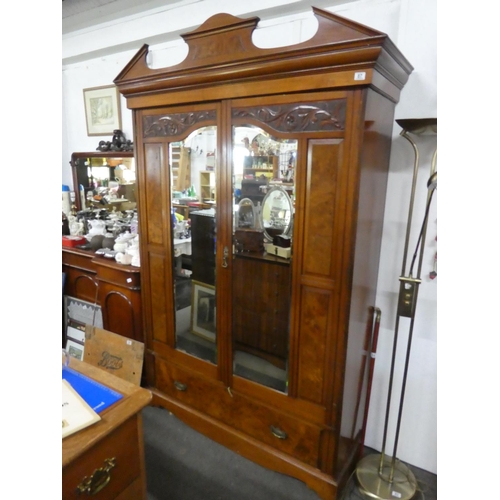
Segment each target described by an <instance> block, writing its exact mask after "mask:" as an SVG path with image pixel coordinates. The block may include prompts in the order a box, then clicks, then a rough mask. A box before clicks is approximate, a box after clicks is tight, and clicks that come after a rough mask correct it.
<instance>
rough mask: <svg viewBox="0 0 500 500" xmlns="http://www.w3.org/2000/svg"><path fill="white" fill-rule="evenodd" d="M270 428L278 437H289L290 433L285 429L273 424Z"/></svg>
mask: <svg viewBox="0 0 500 500" xmlns="http://www.w3.org/2000/svg"><path fill="white" fill-rule="evenodd" d="M270 428H271V432H272V433H273V436H275V437H277V438H278V439H286V438H287V437H288V434H287V433H286V432H285V431H283V430H281V429H280V428H279V427H275V426H274V425H271V426H270Z"/></svg>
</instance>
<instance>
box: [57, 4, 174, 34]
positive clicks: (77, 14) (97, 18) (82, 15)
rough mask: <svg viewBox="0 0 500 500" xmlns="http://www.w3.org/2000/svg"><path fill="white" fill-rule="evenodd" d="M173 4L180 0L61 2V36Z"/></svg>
mask: <svg viewBox="0 0 500 500" xmlns="http://www.w3.org/2000/svg"><path fill="white" fill-rule="evenodd" d="M175 3H182V0H144V1H140V0H62V34H63V35H65V34H68V33H71V32H73V31H78V30H81V29H85V28H89V27H91V26H94V25H96V24H101V23H106V22H110V21H114V20H116V19H119V18H121V17H125V16H131V15H134V14H138V13H139V12H143V11H146V10H150V9H155V8H157V7H164V6H167V5H171V4H175Z"/></svg>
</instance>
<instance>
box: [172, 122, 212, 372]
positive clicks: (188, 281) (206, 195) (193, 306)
mask: <svg viewBox="0 0 500 500" xmlns="http://www.w3.org/2000/svg"><path fill="white" fill-rule="evenodd" d="M216 141H217V130H216V127H204V128H200V129H197V130H196V131H195V132H193V133H192V134H190V135H189V136H188V137H187V138H186V139H185V140H183V141H180V142H176V143H171V144H170V146H169V156H170V158H169V163H170V171H171V181H172V205H171V214H172V226H173V231H172V248H173V255H174V286H175V289H174V297H175V310H176V314H175V336H176V349H178V350H180V351H183V352H186V353H188V354H191V355H193V356H196V357H198V358H200V359H203V360H205V361H209V362H211V363H214V364H215V363H216V362H217V330H216V301H215V297H216V282H215V220H216V202H215V192H216V168H215V163H216Z"/></svg>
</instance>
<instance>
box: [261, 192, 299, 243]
mask: <svg viewBox="0 0 500 500" xmlns="http://www.w3.org/2000/svg"><path fill="white" fill-rule="evenodd" d="M292 213H293V205H292V200H291V198H290V196H288V193H287V192H286V190H285V189H283V188H282V187H281V186H276V187H273V188H271V189H270V190H269V191H268V192H267V193H266V196H264V200H263V201H262V213H261V224H262V228H263V229H264V236H265V238H266V239H267V240H268V241H274V238H275V236H280V235H284V236H288V234H289V233H290V230H291V227H292Z"/></svg>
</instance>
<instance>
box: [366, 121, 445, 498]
mask: <svg viewBox="0 0 500 500" xmlns="http://www.w3.org/2000/svg"><path fill="white" fill-rule="evenodd" d="M396 122H397V123H398V125H400V126H401V127H402V129H403V130H402V131H401V134H400V135H401V136H402V137H404V138H405V139H407V140H408V141H409V142H410V144H411V145H412V146H413V149H414V152H415V162H414V166H413V181H412V189H411V196H410V208H409V211H408V223H407V226H406V239H405V247H404V253H403V265H402V270H401V276H400V278H399V281H400V287H399V299H398V309H397V316H396V326H395V331H394V341H393V349H392V360H391V370H390V376H389V389H388V395H387V407H386V413H385V424H384V436H383V442H382V451H381V453H380V454H372V455H368V456H366V457H364V458H363V459H362V460H360V462H359V463H358V465H357V467H356V477H357V480H358V485H359V488H360V491H361V492H362V493H364V494H365V495H367V496H368V497H370V498H375V499H379V500H394V499H396V498H397V499H398V500H409V499H411V498H413V496H414V495H415V493H416V491H417V481H416V479H415V476H414V475H413V473H412V472H411V471H410V469H409V468H408V467H407V466H406V465H405V464H403V463H402V462H400V461H399V460H398V459H397V458H396V455H397V447H398V440H399V431H400V426H401V416H402V413H403V403H404V397H405V389H406V379H407V374H408V365H409V361H410V351H411V343H412V336H413V326H414V321H415V309H416V305H417V298H418V289H419V285H420V283H421V281H422V280H421V279H420V275H421V270H422V261H423V256H424V244H423V242H425V236H426V233H427V221H428V214H429V208H430V204H431V200H432V195H433V194H434V191H435V189H436V186H437V172H436V158H437V149H436V151H435V152H434V156H433V158H432V164H431V175H430V177H429V181H428V183H427V188H428V191H427V204H426V211H425V217H424V221H423V224H422V228H421V231H420V234H419V238H418V242H417V246H416V249H415V252H414V255H413V258H412V262H411V265H410V269H409V272H408V274H406V262H407V258H408V246H409V240H410V232H411V223H412V220H413V206H414V201H415V187H416V183H417V174H418V165H419V153H418V149H417V146H416V144H415V142H414V141H413V140H412V139H411V137H410V136H409V135H408V134H409V133H410V132H413V133H421V132H423V131H424V130H425V129H427V128H428V127H431V128H433V131H435V132H437V119H436V118H429V119H410V120H396ZM417 254H418V255H419V259H418V266H417V273H416V277H413V266H414V264H415V260H416V258H417ZM401 317H407V318H410V327H409V334H408V343H407V348H406V359H405V365H404V371H403V381H402V386H401V394H400V400H399V411H398V418H397V425H396V434H395V438H394V448H393V452H392V458H391V457H386V454H385V447H386V442H387V428H388V423H389V413H390V408H391V399H392V384H393V380H394V366H395V361H396V350H397V343H398V336H399V320H400V318H401Z"/></svg>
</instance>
